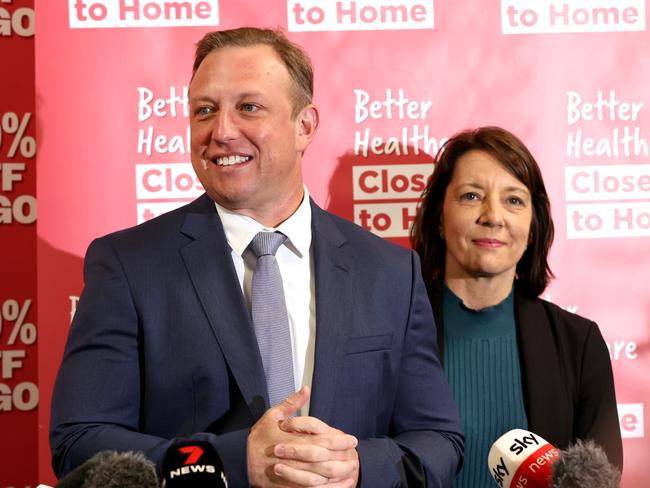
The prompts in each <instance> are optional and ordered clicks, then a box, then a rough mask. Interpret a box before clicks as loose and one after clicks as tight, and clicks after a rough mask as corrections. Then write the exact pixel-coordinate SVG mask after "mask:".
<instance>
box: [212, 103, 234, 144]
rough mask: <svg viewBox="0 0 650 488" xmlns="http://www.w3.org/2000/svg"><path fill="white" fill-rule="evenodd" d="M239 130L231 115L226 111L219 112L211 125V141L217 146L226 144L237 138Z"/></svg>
mask: <svg viewBox="0 0 650 488" xmlns="http://www.w3.org/2000/svg"><path fill="white" fill-rule="evenodd" d="M238 134H239V129H238V127H237V123H236V122H235V120H234V118H233V115H232V113H230V111H228V110H220V111H219V112H217V114H216V117H214V119H213V123H212V139H214V141H215V142H216V143H217V144H223V143H227V142H229V141H232V140H234V139H236V138H237V135H238Z"/></svg>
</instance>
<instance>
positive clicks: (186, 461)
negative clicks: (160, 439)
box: [161, 440, 228, 488]
mask: <svg viewBox="0 0 650 488" xmlns="http://www.w3.org/2000/svg"><path fill="white" fill-rule="evenodd" d="M162 474H163V479H162V484H161V487H162V488H188V487H192V488H228V480H227V479H226V475H225V473H224V471H223V464H222V462H221V459H220V458H219V455H218V454H217V451H216V450H215V448H214V447H212V444H210V443H209V442H205V441H194V440H191V441H190V440H188V441H179V442H175V443H174V444H172V445H171V446H170V447H169V449H167V453H166V454H165V459H164V460H163V463H162Z"/></svg>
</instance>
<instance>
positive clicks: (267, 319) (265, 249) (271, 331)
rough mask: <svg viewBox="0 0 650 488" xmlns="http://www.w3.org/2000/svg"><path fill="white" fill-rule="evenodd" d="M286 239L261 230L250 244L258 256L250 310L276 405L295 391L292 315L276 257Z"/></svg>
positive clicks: (270, 399)
mask: <svg viewBox="0 0 650 488" xmlns="http://www.w3.org/2000/svg"><path fill="white" fill-rule="evenodd" d="M286 240H287V236H285V235H284V234H282V233H280V232H259V233H258V234H257V235H256V236H255V237H254V238H253V240H252V241H251V243H250V245H249V248H250V250H251V251H252V252H253V254H255V256H256V257H257V264H256V266H255V271H254V272H253V282H252V293H251V311H252V317H253V326H254V327H255V335H256V337H257V345H258V347H259V349H260V355H261V356H262V363H263V364H264V375H265V376H266V386H267V388H268V392H269V402H270V406H274V405H277V404H278V403H280V402H281V401H282V400H284V399H285V398H286V397H288V396H289V395H291V394H292V393H293V392H294V391H295V384H294V379H293V353H292V347H291V333H290V331H289V316H288V314H287V303H286V301H285V299H284V289H283V286H282V275H281V274H280V268H279V267H278V261H277V259H276V258H275V253H276V251H277V250H278V248H279V247H280V246H281V245H282V244H283V243H284V241H286Z"/></svg>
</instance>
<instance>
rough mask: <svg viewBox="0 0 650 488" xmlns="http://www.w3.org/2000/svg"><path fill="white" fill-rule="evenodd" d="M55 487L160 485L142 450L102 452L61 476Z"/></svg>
mask: <svg viewBox="0 0 650 488" xmlns="http://www.w3.org/2000/svg"><path fill="white" fill-rule="evenodd" d="M55 488H158V477H157V476H156V468H155V466H154V464H153V463H152V462H151V461H149V460H148V459H147V458H146V457H145V456H144V455H143V454H142V453H134V452H115V451H102V452H99V453H97V454H95V455H94V456H93V457H91V458H90V459H89V460H88V461H86V462H85V463H83V464H82V465H80V466H78V467H77V468H75V469H74V470H72V471H71V472H70V473H68V475H67V476H65V477H64V478H61V479H60V480H59V482H58V483H57V484H56V485H55Z"/></svg>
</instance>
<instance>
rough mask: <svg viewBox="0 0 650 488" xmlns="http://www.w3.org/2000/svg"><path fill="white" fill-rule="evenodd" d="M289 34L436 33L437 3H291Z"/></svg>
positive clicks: (402, 0)
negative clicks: (334, 32) (434, 10)
mask: <svg viewBox="0 0 650 488" xmlns="http://www.w3.org/2000/svg"><path fill="white" fill-rule="evenodd" d="M287 24H288V26H289V31H293V32H312V31H361V30H396V29H405V30H408V29H433V26H434V23H433V0H287Z"/></svg>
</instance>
